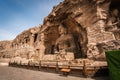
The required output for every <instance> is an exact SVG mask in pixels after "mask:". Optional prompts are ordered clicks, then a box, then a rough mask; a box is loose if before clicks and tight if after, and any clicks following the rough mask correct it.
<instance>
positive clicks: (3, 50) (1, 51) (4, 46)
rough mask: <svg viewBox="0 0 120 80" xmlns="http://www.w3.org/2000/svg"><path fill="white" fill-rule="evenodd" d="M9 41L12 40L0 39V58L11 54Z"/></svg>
mask: <svg viewBox="0 0 120 80" xmlns="http://www.w3.org/2000/svg"><path fill="white" fill-rule="evenodd" d="M11 42H12V41H0V58H10V57H12V56H11V55H12V54H11V51H10V48H11Z"/></svg>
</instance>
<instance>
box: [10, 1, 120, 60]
mask: <svg viewBox="0 0 120 80" xmlns="http://www.w3.org/2000/svg"><path fill="white" fill-rule="evenodd" d="M118 3H120V2H119V1H118V0H112V1H111V0H64V1H63V2H61V3H60V4H59V5H57V6H54V7H53V10H52V12H51V13H50V14H49V15H48V16H47V17H45V19H44V22H43V24H42V25H41V26H38V27H35V28H31V29H29V30H26V31H24V32H22V33H21V34H19V35H18V36H17V37H16V38H15V39H14V40H13V41H12V43H11V50H12V51H13V53H14V56H21V57H23V58H27V59H31V58H32V59H37V60H56V59H60V60H62V59H63V60H64V59H65V60H66V59H67V60H73V59H76V58H89V59H95V60H105V51H106V50H119V49H120V18H119V17H120V15H119V14H120V13H119V11H120V8H119V4H118Z"/></svg>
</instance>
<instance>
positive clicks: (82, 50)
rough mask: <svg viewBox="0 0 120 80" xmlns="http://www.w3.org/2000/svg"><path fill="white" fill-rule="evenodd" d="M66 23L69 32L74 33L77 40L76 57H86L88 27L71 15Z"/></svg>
mask: <svg viewBox="0 0 120 80" xmlns="http://www.w3.org/2000/svg"><path fill="white" fill-rule="evenodd" d="M64 24H65V25H66V26H67V27H68V33H70V34H72V35H73V37H74V40H75V45H76V51H75V54H74V56H75V58H86V56H87V54H86V53H87V42H88V39H87V31H86V28H84V26H81V24H79V23H78V22H77V21H76V20H75V19H73V18H71V17H68V18H67V19H65V20H64Z"/></svg>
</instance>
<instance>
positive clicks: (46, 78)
mask: <svg viewBox="0 0 120 80" xmlns="http://www.w3.org/2000/svg"><path fill="white" fill-rule="evenodd" d="M0 80H109V79H107V78H105V77H103V78H94V79H92V78H80V77H75V76H67V77H65V76H60V74H55V73H47V72H41V71H34V70H27V69H21V68H15V67H7V66H0Z"/></svg>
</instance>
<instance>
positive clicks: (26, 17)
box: [0, 0, 63, 40]
mask: <svg viewBox="0 0 120 80" xmlns="http://www.w3.org/2000/svg"><path fill="white" fill-rule="evenodd" d="M62 1H63V0H0V40H12V39H14V38H15V37H16V36H17V35H18V34H19V33H21V32H22V31H24V30H26V29H29V28H31V27H34V26H38V25H39V24H42V23H43V19H44V17H46V16H47V15H48V14H49V13H50V12H51V10H52V9H53V6H55V5H57V4H59V3H60V2H62Z"/></svg>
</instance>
